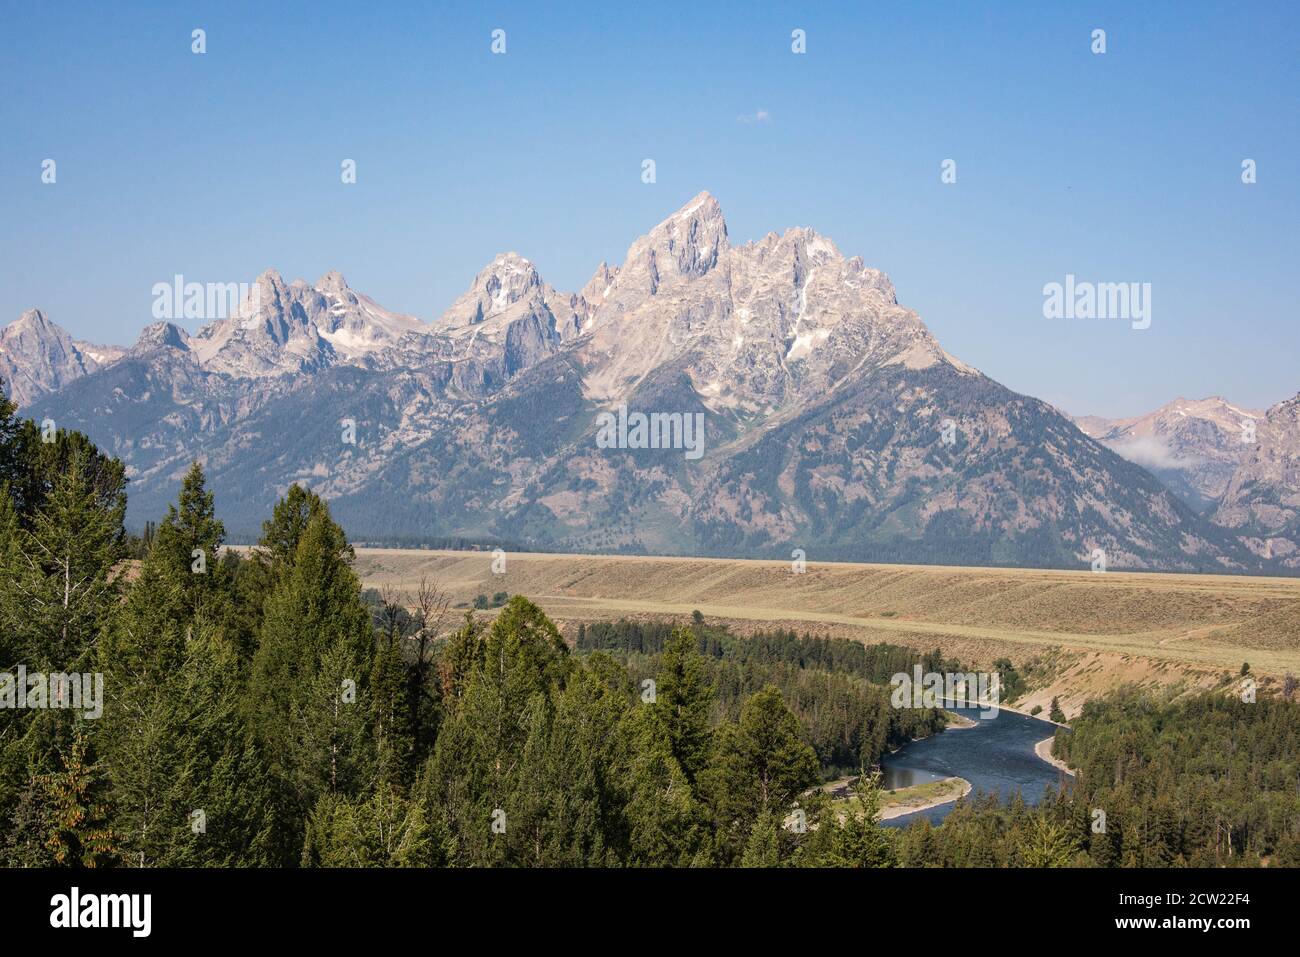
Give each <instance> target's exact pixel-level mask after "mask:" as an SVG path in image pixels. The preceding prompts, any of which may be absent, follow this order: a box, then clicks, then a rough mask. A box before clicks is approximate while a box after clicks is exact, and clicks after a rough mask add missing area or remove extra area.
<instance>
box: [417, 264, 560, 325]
mask: <svg viewBox="0 0 1300 957" xmlns="http://www.w3.org/2000/svg"><path fill="white" fill-rule="evenodd" d="M556 295H558V294H557V293H556V292H555V290H554V289H552V288H551V287H550V286H549V285H547V284H546V283H545V282H543V281H542V277H541V276H540V275H539V274H538V272H537V267H536V266H534V265H533V263H532V261H531V260H528V259H525V258H524V257H523V256H521V255H519V254H518V253H517V252H513V251H512V252H504V253H500V254H498V255H497V256H495V257H494V258H493V259H492V261H491V262H490V263H488V264H487V265H486V266H484V267H483V269H481V270H480V271H479V273H478V275H477V276H475V277H474V281H473V282H472V283H470V286H469V288H468V289H467V290H465V292H464V293H462V294H461V295H460V297H459V298H457V299H456V301H455V302H453V303H452V304H451V305H450V306H449V307H448V308H447V310H446V311H445V312H443V314H442V316H441V317H439V319H438V320H437V322H436V323H435V324H434V325H435V328H437V329H439V330H440V331H443V332H447V333H449V334H451V335H460V334H463V333H464V332H465V331H466V330H470V331H471V332H472V333H473V334H475V335H477V334H482V333H485V332H487V331H488V329H495V327H496V326H497V325H500V324H501V322H508V321H510V320H513V319H515V318H518V316H519V315H520V314H522V313H524V312H528V311H531V310H535V309H536V308H537V307H538V304H539V303H541V302H543V301H544V300H546V299H548V298H551V297H554V296H556ZM492 320H500V321H499V322H496V323H494V322H492ZM484 324H488V325H487V326H485V327H484V328H482V329H475V328H474V327H479V326H484Z"/></svg>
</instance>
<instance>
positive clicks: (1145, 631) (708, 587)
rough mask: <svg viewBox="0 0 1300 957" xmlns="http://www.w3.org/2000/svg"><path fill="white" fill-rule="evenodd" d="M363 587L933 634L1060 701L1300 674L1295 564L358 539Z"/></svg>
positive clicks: (751, 625)
mask: <svg viewBox="0 0 1300 957" xmlns="http://www.w3.org/2000/svg"><path fill="white" fill-rule="evenodd" d="M356 568H357V571H358V573H359V574H360V575H361V578H362V581H363V582H364V583H365V584H366V585H367V586H370V587H377V588H382V587H385V586H388V587H392V588H396V589H398V590H400V591H410V590H413V589H414V588H415V586H416V585H417V584H418V583H419V581H420V578H421V577H422V576H427V577H428V578H429V579H430V580H432V581H436V582H437V583H438V584H439V585H440V586H441V587H443V588H444V589H446V590H447V591H448V592H449V593H450V594H451V596H452V598H453V600H454V601H456V602H465V603H469V602H472V601H473V599H474V597H475V596H476V595H478V594H486V595H488V596H491V595H493V594H495V593H496V592H500V591H506V592H509V593H510V594H512V595H513V594H522V595H525V596H527V597H528V598H530V599H532V600H533V601H535V602H537V603H538V604H539V605H541V606H542V608H543V609H545V610H546V612H547V613H548V614H549V615H551V616H552V617H553V618H554V619H555V620H556V621H557V622H558V623H560V624H561V625H562V627H564V629H565V631H566V634H570V635H572V633H574V632H576V629H577V626H578V623H579V622H583V621H594V620H602V619H604V620H608V619H615V618H620V617H628V618H663V617H667V618H685V617H686V616H689V615H690V614H691V612H693V611H695V610H697V609H698V610H699V611H700V612H702V613H703V614H704V615H705V616H706V617H708V618H710V619H714V620H719V619H721V620H725V621H727V622H728V623H730V624H731V625H732V627H733V628H734V629H735V630H736V631H737V632H738V633H742V634H743V633H746V632H748V631H753V630H755V629H760V628H768V627H773V626H780V627H788V628H794V629H796V630H798V631H801V632H802V631H811V632H814V633H818V634H830V635H837V636H841V637H848V638H853V639H856V640H860V641H865V642H877V641H888V642H893V643H898V644H904V645H909V646H912V647H916V648H921V649H930V648H935V647H939V648H942V649H943V650H944V651H945V653H947V654H950V655H953V656H955V657H958V658H960V659H961V660H962V661H963V662H964V663H966V664H968V665H972V666H977V667H978V666H987V665H989V664H991V662H992V661H993V660H994V659H995V658H998V657H1003V656H1005V657H1008V658H1010V659H1011V660H1012V661H1013V662H1015V663H1016V664H1017V666H1018V667H1021V668H1022V669H1023V670H1025V672H1026V675H1027V677H1028V678H1029V680H1030V686H1031V688H1033V689H1034V690H1033V691H1032V692H1031V693H1030V694H1029V695H1027V696H1025V697H1022V698H1021V699H1019V700H1018V701H1016V702H1015V703H1016V705H1017V707H1020V708H1024V709H1029V708H1031V707H1033V705H1035V704H1040V705H1043V707H1044V709H1046V707H1047V706H1048V704H1049V703H1050V701H1051V698H1052V697H1053V696H1059V697H1060V699H1061V704H1062V707H1063V708H1064V709H1065V711H1066V714H1067V715H1073V714H1074V713H1076V712H1077V710H1078V708H1079V707H1081V706H1082V702H1083V701H1084V700H1085V699H1086V698H1088V697H1091V696H1093V695H1094V694H1098V693H1101V692H1103V691H1105V690H1108V689H1109V688H1111V687H1114V686H1116V685H1119V684H1137V685H1147V686H1168V687H1172V688H1173V689H1174V690H1175V691H1177V690H1190V689H1192V688H1198V687H1221V686H1226V685H1227V684H1228V683H1229V682H1231V681H1235V680H1236V679H1237V676H1238V674H1239V672H1240V669H1241V666H1242V663H1243V662H1249V664H1250V667H1251V671H1252V673H1253V674H1254V675H1255V676H1256V678H1257V680H1258V681H1259V683H1260V686H1261V688H1264V689H1268V688H1269V687H1270V686H1272V685H1275V684H1276V682H1277V681H1279V680H1280V679H1281V677H1282V676H1283V675H1285V674H1287V673H1293V674H1300V579H1293V578H1260V577H1246V576H1231V575H1165V574H1153V573H1131V572H1115V571H1108V572H1104V573H1101V574H1096V573H1093V572H1090V571H1050V570H1038V569H1006V568H961V567H947V566H918V565H867V564H848V563H843V564H841V563H817V562H810V563H808V565H807V570H806V571H805V572H804V573H803V574H794V573H793V572H792V570H791V566H790V563H788V562H773V561H744V560H734V559H706V558H659V557H642V556H593V555H557V554H540V553H510V554H509V555H507V556H506V567H505V571H504V573H502V574H499V575H498V574H493V571H492V556H491V554H490V553H487V552H465V551H459V552H458V551H421V550H412V549H387V548H359V549H357V564H356Z"/></svg>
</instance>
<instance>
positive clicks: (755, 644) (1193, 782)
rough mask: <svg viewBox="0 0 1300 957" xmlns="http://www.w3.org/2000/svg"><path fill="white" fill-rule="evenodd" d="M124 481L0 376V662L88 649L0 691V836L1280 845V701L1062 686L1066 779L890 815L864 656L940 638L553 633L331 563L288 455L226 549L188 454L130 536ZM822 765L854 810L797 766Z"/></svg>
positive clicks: (291, 862) (183, 860)
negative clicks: (838, 805)
mask: <svg viewBox="0 0 1300 957" xmlns="http://www.w3.org/2000/svg"><path fill="white" fill-rule="evenodd" d="M126 494H127V478H126V475H125V472H124V469H123V467H122V465H121V464H120V463H119V462H117V461H116V460H114V459H113V458H112V457H110V456H108V455H106V454H104V453H103V452H102V451H100V450H99V449H96V448H95V447H94V446H93V445H92V444H91V443H90V442H89V441H88V440H87V439H86V438H85V437H84V436H82V435H79V434H77V433H70V432H62V431H61V432H57V433H56V434H50V433H49V432H48V431H47V432H45V433H43V432H42V430H41V428H40V427H39V426H37V425H36V424H34V423H32V422H27V421H21V420H19V419H18V418H16V417H15V415H14V410H13V408H12V406H10V405H9V404H8V403H5V402H3V400H0V674H2V673H7V674H9V675H15V676H16V675H17V674H18V671H17V669H18V668H19V667H20V666H21V667H22V668H23V669H25V671H26V673H28V674H35V673H41V674H46V675H56V676H57V675H74V674H76V675H92V674H101V675H102V676H103V679H102V681H103V683H102V691H103V698H102V714H100V715H97V716H93V717H92V716H90V715H89V714H88V710H87V709H86V708H84V707H83V709H81V710H78V709H75V708H58V707H48V706H46V707H41V706H29V707H14V706H12V705H11V706H8V707H5V708H0V863H2V864H4V865H6V866H10V867H23V866H26V867H33V866H60V865H62V866H81V867H99V866H126V867H158V866H169V865H171V866H241V867H260V866H295V865H301V866H320V867H332V866H361V867H390V866H391V867H397V866H411V867H443V866H456V867H460V866H525V867H528V866H755V867H758V866H764V867H766V866H827V867H829V866H835V867H840V866H845V867H877V866H881V867H883V866H918V867H919V866H972V865H973V866H1029V867H1036V866H1071V865H1077V866H1152V865H1155V866H1164V865H1179V864H1218V865H1228V864H1248V865H1249V864H1260V863H1269V864H1297V863H1300V837H1298V834H1297V822H1298V821H1300V705H1297V704H1296V703H1295V702H1293V701H1290V700H1282V699H1274V700H1261V701H1260V702H1258V703H1252V704H1245V703H1242V702H1237V701H1233V700H1230V699H1228V698H1225V697H1223V696H1222V695H1218V696H1216V695H1208V694H1207V695H1202V696H1198V697H1192V698H1187V699H1184V700H1180V701H1177V702H1175V703H1172V704H1170V703H1160V702H1156V701H1153V700H1151V699H1149V698H1146V697H1143V696H1140V695H1138V694H1136V693H1126V694H1122V695H1116V696H1113V697H1111V698H1109V699H1106V700H1102V701H1098V702H1094V703H1091V704H1089V705H1088V707H1087V708H1086V709H1085V711H1084V713H1083V715H1082V716H1081V717H1080V718H1079V719H1078V720H1077V721H1076V722H1075V723H1074V730H1073V733H1072V734H1071V735H1069V736H1062V738H1061V740H1060V741H1059V742H1058V745H1059V748H1058V754H1059V755H1060V756H1062V757H1064V758H1065V759H1066V760H1068V761H1069V762H1070V764H1071V765H1073V766H1075V767H1077V768H1078V770H1079V777H1078V782H1077V784H1076V785H1075V786H1074V787H1073V788H1070V789H1068V790H1067V791H1065V792H1064V793H1061V794H1054V793H1053V794H1049V795H1048V796H1047V798H1046V800H1045V801H1044V802H1043V804H1042V805H1041V806H1040V807H1038V808H1032V807H1029V806H1027V805H1026V803H1025V802H1024V801H1023V800H1012V801H1010V802H1004V801H1002V800H999V799H997V798H993V797H978V796H977V797H974V798H972V799H969V800H965V801H963V802H961V803H960V804H959V805H958V807H957V809H956V810H955V811H954V812H953V813H952V814H951V815H950V816H949V817H948V819H947V821H946V822H945V823H944V824H943V825H942V826H939V827H934V826H931V825H929V824H928V823H924V822H922V823H919V824H914V825H912V826H911V827H909V828H907V829H905V830H889V829H885V828H882V827H880V826H879V821H878V816H879V806H880V799H881V795H880V792H879V790H878V785H877V784H876V783H875V779H874V778H873V776H872V775H871V774H869V773H868V774H863V773H861V772H863V771H870V770H871V769H872V768H873V766H874V765H876V763H877V762H878V761H879V759H880V757H881V755H882V754H884V753H885V752H886V751H887V750H889V749H892V748H896V747H899V746H900V745H902V744H904V743H906V742H907V741H909V740H911V739H913V738H916V737H920V736H924V735H928V734H935V733H944V732H943V731H942V728H943V726H944V722H945V718H944V716H943V714H942V712H938V711H935V710H933V709H929V710H927V709H915V710H913V709H896V708H893V707H891V706H890V701H889V687H888V683H887V682H888V679H889V677H890V675H892V674H894V673H896V672H899V671H907V670H908V669H909V668H910V667H911V666H912V665H913V664H916V663H920V664H922V665H923V666H924V667H925V668H926V669H927V670H933V671H950V670H961V667H960V665H959V663H957V662H951V661H946V660H945V659H944V658H943V657H942V656H941V655H940V654H939V653H938V652H934V653H931V654H928V655H917V653H916V652H914V651H912V650H910V649H907V648H902V647H896V646H890V645H884V644H881V645H875V646H867V645H861V644H858V643H854V642H850V641H847V640H842V639H829V638H821V637H816V636H811V635H796V634H794V633H791V632H784V631H767V632H759V633H757V634H754V635H751V636H744V637H741V636H737V635H733V634H732V633H730V632H729V631H728V630H727V629H726V628H724V627H720V626H717V625H714V624H711V623H709V622H708V621H706V620H705V619H704V618H703V617H701V616H700V615H698V613H697V614H696V616H695V617H694V619H693V620H690V621H684V622H681V623H677V624H667V623H657V622H627V621H624V622H615V623H600V624H595V625H584V626H582V627H580V628H579V629H578V633H577V636H576V644H575V646H573V647H570V645H569V644H568V643H566V642H565V640H564V639H563V638H562V636H561V634H560V632H559V630H558V629H557V627H556V626H555V624H553V623H552V622H551V621H550V620H549V619H548V618H547V616H546V615H545V614H543V612H542V611H541V610H540V609H539V608H538V607H537V606H536V605H534V604H533V603H532V602H530V601H529V600H528V599H527V598H526V597H523V596H514V597H510V598H508V599H506V598H505V596H504V595H501V596H500V598H501V601H502V602H504V604H501V607H500V608H499V609H493V610H492V612H491V613H490V614H489V613H480V614H478V615H476V614H475V613H474V610H473V609H469V610H467V611H466V612H465V613H464V615H463V617H461V616H459V614H458V612H456V611H455V610H454V609H452V608H451V603H450V601H449V600H448V598H447V597H446V596H445V595H444V594H443V593H442V592H441V591H439V589H438V588H437V586H436V584H434V583H429V582H425V583H424V584H423V585H422V586H421V587H420V588H419V589H418V591H417V592H416V593H414V594H410V595H399V594H391V593H374V592H363V590H362V587H361V584H360V582H359V581H358V579H357V576H356V575H355V573H354V572H353V570H352V567H351V558H352V549H351V546H350V545H349V543H348V540H347V538H346V535H345V533H344V530H343V529H342V528H341V527H340V526H339V525H338V524H337V523H336V522H335V521H334V520H333V519H332V518H331V515H330V509H329V507H328V505H327V504H326V503H325V502H324V501H323V500H321V499H320V498H318V497H317V496H316V495H315V494H313V493H312V492H311V491H309V490H307V489H304V488H302V487H299V486H296V485H295V486H292V487H290V488H289V489H288V491H287V492H286V494H285V495H284V497H283V498H282V499H281V500H280V501H279V502H278V503H277V504H276V505H275V508H274V510H273V512H272V514H271V515H269V516H268V517H267V518H266V520H265V522H264V524H263V528H262V535H261V538H260V541H259V542H258V547H257V548H255V549H253V550H251V551H248V552H237V551H234V550H229V549H223V548H222V546H223V544H224V539H225V532H224V528H223V525H222V522H221V520H220V518H219V517H218V513H217V507H216V506H217V503H216V502H214V499H213V496H212V494H211V493H210V492H209V491H208V490H207V489H206V487H205V479H204V473H203V469H202V468H201V466H200V465H199V464H198V463H195V464H194V465H193V467H192V468H191V469H190V470H189V472H188V474H187V475H186V476H185V478H184V481H183V484H182V487H181V490H180V494H179V498H178V500H177V501H176V502H175V503H173V504H172V505H171V506H170V507H169V509H168V511H167V514H166V515H163V516H159V517H158V521H157V522H156V524H151V525H150V526H149V527H148V530H147V534H146V535H145V536H142V537H139V538H134V539H132V538H129V537H128V536H127V534H126V533H125V530H124V528H123V518H124V514H125V507H126ZM128 559H130V560H128ZM494 604H500V603H499V602H494ZM1005 666H1006V669H1007V670H1006V674H1005V676H1004V677H1005V678H1006V679H1007V680H1013V679H1014V680H1019V676H1017V675H1015V674H1014V669H1011V666H1010V662H1006V663H1005ZM999 668H1000V670H1002V665H1001V663H1000V664H999ZM13 687H14V684H13V682H10V684H9V688H10V690H11V691H12V689H13ZM87 687H88V686H87ZM47 703H48V702H47ZM85 704H86V702H84V701H83V702H82V705H83V706H84V705H85ZM846 774H848V775H858V776H859V777H858V783H857V792H858V797H859V799H860V801H859V803H858V804H857V805H856V806H857V807H858V808H860V809H861V810H860V813H848V814H844V813H839V812H837V811H835V810H834V809H833V808H832V805H831V802H830V800H829V798H828V797H827V796H826V795H825V794H824V793H822V792H821V791H820V790H817V786H818V785H819V784H821V783H823V782H825V781H828V780H830V779H832V778H836V777H838V776H842V775H846ZM1002 797H1007V796H1002ZM1033 797H1037V796H1036V795H1035V796H1033ZM1097 809H1103V810H1104V812H1105V816H1106V826H1105V828H1104V830H1103V831H1100V832H1099V831H1098V830H1097V829H1096V826H1095V825H1096V816H1095V812H1096V810H1097Z"/></svg>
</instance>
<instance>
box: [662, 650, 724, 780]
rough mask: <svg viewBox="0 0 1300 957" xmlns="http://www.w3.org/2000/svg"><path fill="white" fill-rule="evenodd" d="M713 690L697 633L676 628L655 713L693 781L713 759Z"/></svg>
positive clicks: (666, 655)
mask: <svg viewBox="0 0 1300 957" xmlns="http://www.w3.org/2000/svg"><path fill="white" fill-rule="evenodd" d="M711 707H712V692H711V689H710V688H709V686H708V681H707V677H706V674H705V671H704V663H703V660H702V659H701V658H700V656H699V654H698V653H697V652H696V651H695V636H694V635H693V634H692V633H691V632H690V631H689V630H687V629H684V628H682V629H675V630H674V631H673V633H672V637H671V638H669V640H668V642H667V644H665V645H664V651H663V657H662V658H661V659H660V662H659V676H658V679H657V681H656V701H655V712H656V714H657V715H658V716H659V717H660V720H662V722H663V725H664V728H665V729H666V732H667V734H668V741H669V747H670V748H671V749H672V753H673V757H674V758H676V759H677V764H678V766H680V767H681V769H682V772H683V773H684V774H685V775H686V779H687V780H688V781H690V782H691V783H692V784H693V783H694V782H695V779H696V777H697V776H698V775H699V773H700V771H702V770H703V769H704V766H705V765H706V764H707V763H708V759H709V742H710V736H711V731H710V728H709V712H710V710H711Z"/></svg>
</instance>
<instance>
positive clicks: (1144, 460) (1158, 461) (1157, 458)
mask: <svg viewBox="0 0 1300 957" xmlns="http://www.w3.org/2000/svg"><path fill="white" fill-rule="evenodd" d="M1106 444H1107V445H1109V446H1110V448H1111V450H1112V451H1114V452H1117V453H1118V454H1119V455H1121V456H1123V457H1124V458H1126V459H1128V460H1129V461H1130V462H1134V463H1136V464H1138V465H1141V466H1142V467H1143V468H1149V469H1151V468H1155V469H1185V468H1191V467H1192V466H1195V465H1200V464H1201V460H1200V459H1199V458H1197V457H1195V456H1180V455H1178V454H1177V453H1175V452H1174V451H1173V449H1171V448H1169V446H1167V445H1165V443H1164V442H1162V441H1160V440H1159V439H1157V438H1140V439H1132V440H1130V441H1128V442H1107V443H1106Z"/></svg>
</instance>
